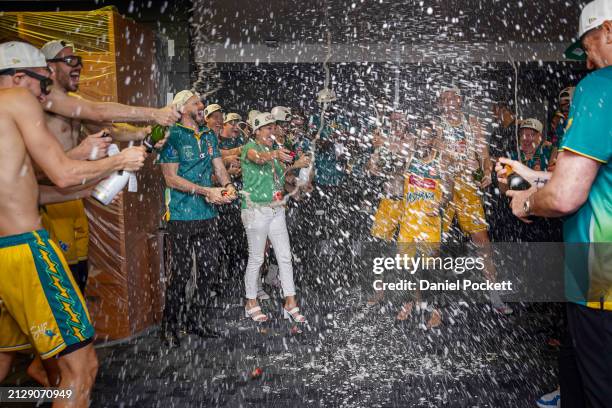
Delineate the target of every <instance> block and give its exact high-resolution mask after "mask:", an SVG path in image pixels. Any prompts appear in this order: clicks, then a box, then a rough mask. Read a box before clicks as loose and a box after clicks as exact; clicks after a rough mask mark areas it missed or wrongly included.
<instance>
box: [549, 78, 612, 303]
mask: <svg viewBox="0 0 612 408" xmlns="http://www.w3.org/2000/svg"><path fill="white" fill-rule="evenodd" d="M559 150H560V151H566V152H572V153H575V154H578V155H581V156H584V157H588V158H590V159H592V160H595V161H596V162H598V163H599V164H600V168H599V171H598V173H597V176H596V178H595V180H594V181H593V185H592V186H591V190H590V191H589V196H588V199H587V201H586V202H585V203H584V204H583V205H582V207H580V209H578V211H576V212H575V213H574V214H572V215H571V216H570V217H568V218H567V219H566V220H565V222H564V224H563V236H564V241H565V242H566V243H569V244H572V243H610V242H612V163H611V161H612V67H607V68H604V69H600V70H598V71H595V72H593V73H591V74H590V75H588V76H587V77H586V78H584V79H583V80H582V81H580V83H579V84H578V86H577V87H576V92H575V93H574V98H573V100H572V106H571V108H570V114H569V118H568V124H567V128H566V131H565V135H564V136H563V140H562V143H561V147H560V149H559ZM566 291H567V295H568V300H570V301H573V302H576V303H580V304H586V305H587V306H591V307H597V308H599V307H601V303H600V302H602V301H603V302H605V303H604V304H605V307H606V309H608V310H612V250H611V249H610V245H609V244H606V245H601V244H599V245H589V246H586V245H585V246H576V245H566Z"/></svg>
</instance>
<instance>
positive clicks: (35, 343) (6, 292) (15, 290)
mask: <svg viewBox="0 0 612 408" xmlns="http://www.w3.org/2000/svg"><path fill="white" fill-rule="evenodd" d="M0 265H2V268H1V269H0V282H2V284H1V285H0V352H10V351H17V350H25V349H28V348H30V347H34V349H35V350H36V352H37V353H38V354H39V355H40V357H41V358H43V359H47V358H50V357H53V356H55V355H56V354H58V353H60V352H61V351H63V350H64V349H66V348H67V347H71V346H72V347H74V346H77V347H78V345H79V344H81V343H85V342H89V341H91V339H92V338H93V335H94V328H93V326H92V325H91V319H90V317H89V312H88V311H87V306H86V305H85V301H84V299H83V296H82V295H81V292H80V291H79V288H78V287H77V285H76V283H75V281H74V279H73V278H72V274H71V273H69V272H67V271H68V265H67V264H66V261H65V260H64V257H63V256H62V253H61V251H60V250H59V248H58V247H57V245H56V244H55V243H54V242H53V241H51V240H50V239H49V235H48V233H47V231H44V230H39V231H36V232H29V233H25V234H20V235H13V236H8V237H3V238H0Z"/></svg>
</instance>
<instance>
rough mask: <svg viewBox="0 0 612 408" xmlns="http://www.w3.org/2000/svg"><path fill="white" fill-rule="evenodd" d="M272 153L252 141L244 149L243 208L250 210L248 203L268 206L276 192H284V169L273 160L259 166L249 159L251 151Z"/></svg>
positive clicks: (242, 164) (241, 159) (241, 161)
mask: <svg viewBox="0 0 612 408" xmlns="http://www.w3.org/2000/svg"><path fill="white" fill-rule="evenodd" d="M251 149H255V150H256V151H258V152H270V151H272V149H270V148H268V147H266V146H263V145H260V144H259V143H257V142H256V141H254V140H251V141H250V142H249V143H247V144H246V145H245V146H244V147H243V148H242V154H241V156H240V166H241V167H242V195H243V197H242V208H243V209H245V208H248V202H252V203H254V204H260V205H266V204H270V203H271V202H272V195H273V194H274V192H275V191H283V187H284V185H285V175H284V171H285V170H284V169H283V167H282V166H281V165H280V163H279V162H278V160H273V161H271V162H267V163H264V164H257V163H254V162H252V161H250V160H249V159H247V153H248V151H249V150H251Z"/></svg>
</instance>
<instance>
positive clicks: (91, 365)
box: [0, 42, 146, 407]
mask: <svg viewBox="0 0 612 408" xmlns="http://www.w3.org/2000/svg"><path fill="white" fill-rule="evenodd" d="M49 76H50V73H49V69H48V67H47V62H46V61H45V57H44V55H43V54H42V53H41V52H40V51H39V50H38V49H36V48H35V47H33V46H31V45H29V44H26V43H23V42H5V43H3V44H0V134H1V135H2V137H0V166H1V168H0V265H2V267H1V268H0V281H1V282H2V284H1V285H0V382H2V381H3V380H4V378H5V377H6V375H7V374H8V372H9V369H10V365H11V362H12V360H13V357H14V353H15V352H16V351H19V350H25V349H29V348H34V350H35V351H36V353H37V355H39V356H40V357H41V358H42V359H43V360H44V365H45V367H47V368H48V370H49V371H48V377H47V378H45V384H44V385H46V386H50V385H52V386H59V387H60V388H62V389H67V388H70V389H72V390H73V392H74V394H75V395H74V398H73V400H71V401H70V406H77V407H86V406H88V402H89V393H90V391H91V388H92V386H93V383H94V380H95V376H96V371H97V359H96V354H95V351H94V349H93V346H92V340H93V336H94V329H93V326H92V324H91V321H90V317H89V314H88V312H87V307H86V305H85V301H84V299H83V296H82V293H81V291H80V290H79V288H78V286H77V285H76V282H75V280H74V278H73V277H72V274H71V273H70V272H68V270H69V269H68V265H67V263H66V261H65V259H64V256H63V254H62V252H61V251H60V250H59V248H58V247H57V246H56V244H55V243H54V242H52V241H51V240H50V239H49V235H48V234H47V232H46V231H45V230H43V229H42V224H41V222H40V215H39V213H38V205H39V204H40V203H45V202H47V200H48V199H49V197H50V196H47V195H46V194H45V193H44V192H41V193H40V195H39V188H38V185H37V180H36V175H35V172H34V168H33V162H36V163H37V164H38V166H40V168H41V169H42V171H44V172H45V173H46V174H47V176H48V177H49V178H50V179H51V181H52V182H53V183H55V184H56V185H57V186H58V187H59V188H67V187H71V186H81V185H82V184H86V183H90V182H95V181H96V180H99V179H100V178H102V177H106V176H108V175H110V174H111V173H112V172H114V171H118V170H129V171H136V170H138V169H140V168H141V167H142V165H143V164H144V160H145V155H146V153H145V150H144V147H131V148H128V149H125V150H123V151H122V152H121V153H119V154H117V155H115V156H113V157H110V158H106V159H101V160H97V161H80V160H74V159H71V158H69V157H68V156H67V155H66V154H65V153H64V150H63V148H62V146H61V145H60V144H59V143H58V141H57V139H56V138H55V137H54V135H52V134H51V133H50V131H49V129H48V128H47V126H46V124H45V120H44V114H43V110H42V108H41V106H40V103H44V102H45V98H46V96H47V94H48V93H49V91H50V89H51V80H50V79H49ZM51 198H54V197H51ZM52 357H57V359H55V358H53V359H52ZM55 406H60V403H56V405H55ZM61 406H63V405H61Z"/></svg>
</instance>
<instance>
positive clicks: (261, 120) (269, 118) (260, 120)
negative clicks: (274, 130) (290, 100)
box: [253, 112, 276, 131]
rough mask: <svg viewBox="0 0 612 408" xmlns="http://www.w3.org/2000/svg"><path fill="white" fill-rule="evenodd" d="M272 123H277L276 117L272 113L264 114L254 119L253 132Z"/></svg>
mask: <svg viewBox="0 0 612 408" xmlns="http://www.w3.org/2000/svg"><path fill="white" fill-rule="evenodd" d="M272 123H276V118H275V117H274V115H273V114H271V113H270V112H262V113H260V114H259V115H257V116H256V117H255V119H253V131H256V130H257V129H259V128H261V127H263V126H266V125H270V124H272Z"/></svg>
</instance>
